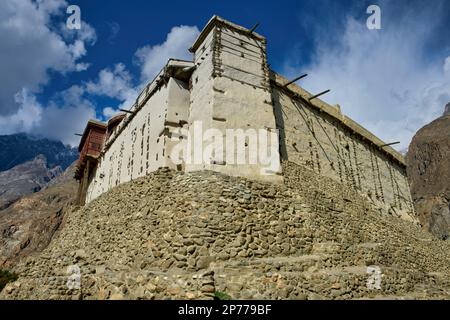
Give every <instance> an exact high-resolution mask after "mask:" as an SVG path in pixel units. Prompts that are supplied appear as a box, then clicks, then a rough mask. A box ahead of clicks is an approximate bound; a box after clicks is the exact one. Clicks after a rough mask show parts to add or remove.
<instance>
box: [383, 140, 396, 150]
mask: <svg viewBox="0 0 450 320" xmlns="http://www.w3.org/2000/svg"><path fill="white" fill-rule="evenodd" d="M399 143H400V141H395V142H390V143H386V144H382V145H381V146H380V148H383V147H387V146H392V145H394V144H399Z"/></svg>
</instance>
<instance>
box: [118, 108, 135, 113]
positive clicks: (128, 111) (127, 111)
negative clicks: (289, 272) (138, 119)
mask: <svg viewBox="0 0 450 320" xmlns="http://www.w3.org/2000/svg"><path fill="white" fill-rule="evenodd" d="M119 111H122V112H126V113H131V114H133V113H134V112H133V111H130V110H125V109H119Z"/></svg>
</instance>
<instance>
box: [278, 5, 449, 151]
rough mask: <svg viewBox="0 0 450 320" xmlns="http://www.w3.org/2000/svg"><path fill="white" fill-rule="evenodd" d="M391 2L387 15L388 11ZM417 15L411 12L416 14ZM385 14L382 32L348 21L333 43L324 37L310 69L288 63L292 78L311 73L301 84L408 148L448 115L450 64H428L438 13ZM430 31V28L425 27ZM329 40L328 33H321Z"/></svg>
mask: <svg viewBox="0 0 450 320" xmlns="http://www.w3.org/2000/svg"><path fill="white" fill-rule="evenodd" d="M389 4H391V3H386V4H384V5H382V6H381V8H382V13H383V12H387V11H388V8H389V7H388V6H389ZM410 13H411V12H410ZM410 13H408V12H405V13H404V16H403V17H401V16H395V19H394V18H392V19H389V16H388V15H386V14H384V15H383V20H382V23H383V25H382V26H383V28H382V29H381V30H376V31H375V30H368V29H367V27H366V25H365V20H359V21H357V20H355V19H353V18H348V20H347V23H346V26H345V30H344V32H343V33H337V34H334V38H333V39H328V38H326V37H324V36H318V37H317V38H318V41H317V43H316V48H315V49H316V56H315V59H314V61H313V62H312V63H310V64H309V65H303V66H302V65H301V64H299V63H296V62H295V61H288V62H287V63H286V65H285V68H284V71H285V73H286V74H288V75H289V76H294V75H297V74H298V73H300V72H303V71H304V72H307V73H308V74H309V76H308V77H307V78H306V79H304V80H302V83H301V85H302V86H303V87H304V88H305V89H307V90H308V91H310V92H313V93H317V92H321V91H323V90H325V89H331V92H330V93H329V94H327V95H326V96H324V97H323V99H324V100H325V101H327V102H329V103H331V104H336V103H339V104H340V105H341V107H342V110H343V112H344V114H346V115H348V116H349V117H351V118H353V119H355V120H356V121H358V122H359V123H361V124H362V125H363V126H365V127H366V128H367V129H369V130H370V131H372V132H373V133H375V134H376V135H377V136H379V137H380V138H382V139H383V140H385V141H387V142H392V141H397V140H400V141H401V144H400V145H397V146H396V147H397V149H398V150H402V149H405V148H406V147H408V145H409V143H410V140H411V138H412V136H413V135H414V133H415V132H416V131H417V130H418V129H419V128H420V127H422V126H423V125H425V124H426V123H428V122H430V121H431V120H433V119H434V118H437V117H439V116H440V115H441V114H442V110H443V108H444V106H445V104H446V103H447V102H448V101H450V73H449V72H447V73H445V72H444V71H443V70H448V69H449V65H450V61H449V59H448V58H447V60H445V64H443V60H442V58H441V59H440V60H434V61H432V63H430V62H429V61H424V53H427V51H426V49H427V48H426V47H425V46H426V44H427V40H429V39H430V37H431V36H432V35H433V23H435V21H438V20H439V19H438V17H437V16H435V13H436V12H431V11H427V10H422V11H419V12H417V11H414V10H413V11H412V13H411V14H410ZM424 26H426V28H425V27H424ZM318 32H319V33H320V34H321V35H323V34H324V33H325V32H324V30H318Z"/></svg>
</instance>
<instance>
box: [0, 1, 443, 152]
mask: <svg viewBox="0 0 450 320" xmlns="http://www.w3.org/2000/svg"><path fill="white" fill-rule="evenodd" d="M73 4H75V5H78V6H79V7H80V9H81V18H82V21H83V24H82V27H81V29H80V30H68V29H67V28H66V27H65V22H66V19H67V17H68V15H67V14H66V9H67V7H68V6H69V5H73ZM371 4H376V5H378V6H380V8H381V27H382V29H381V30H369V29H367V27H366V19H367V18H368V17H369V15H368V14H367V13H366V9H367V7H368V6H369V5H371ZM213 14H218V15H220V16H222V17H224V18H226V19H228V20H231V21H233V22H235V23H237V24H240V25H243V26H246V27H249V28H250V27H251V26H253V25H254V24H255V23H257V22H259V23H260V26H259V27H258V32H259V33H260V34H263V35H264V36H266V38H267V41H268V59H269V63H270V65H271V68H272V69H273V70H275V71H276V72H279V73H281V74H283V75H285V76H288V77H295V76H296V75H298V74H302V73H304V72H307V73H308V74H309V75H310V76H309V77H308V78H307V79H305V80H302V81H301V83H300V84H301V85H302V86H303V87H304V88H305V89H307V90H309V91H311V92H318V91H322V90H324V89H331V90H332V91H331V93H330V94H329V95H327V96H325V97H324V99H325V100H326V101H327V102H329V103H332V104H336V103H339V104H340V106H341V109H342V110H343V112H344V113H345V114H346V115H348V116H350V117H351V118H353V119H355V120H356V121H358V122H360V123H361V124H362V125H364V126H365V127H367V128H368V129H369V130H371V131H373V132H374V133H375V134H377V135H378V136H380V137H381V138H382V139H384V140H386V141H388V142H390V141H394V140H395V141H396V140H400V141H401V142H402V143H401V145H399V146H398V148H399V149H401V150H403V149H405V148H406V147H407V146H408V144H409V141H410V139H411V137H412V135H413V134H414V132H415V131H417V129H419V128H420V127H421V126H423V125H424V124H426V123H428V122H429V121H431V120H433V119H434V118H436V117H438V116H439V115H440V114H441V113H442V111H443V108H444V105H445V104H446V103H447V102H449V101H450V37H449V36H448V34H449V32H448V30H450V1H445V0H442V1H441V0H430V1H417V0H416V1H402V0H396V1H393V0H391V1H386V0H385V1H345V0H341V1H332V0H322V1H317V0H316V1H312V0H310V1H276V2H261V1H158V2H152V1H144V0H129V1H119V0H108V1H98V0H72V1H65V0H42V1H38V0H2V1H1V2H0V82H1V83H0V134H11V133H15V132H29V133H32V134H37V135H43V136H47V137H49V138H53V139H60V140H62V141H63V142H65V143H70V144H72V145H76V144H77V142H78V141H77V137H76V136H74V135H73V133H74V132H80V131H82V129H83V127H84V124H85V122H86V120H87V119H88V118H91V117H96V118H98V119H100V120H104V119H106V118H107V117H108V116H110V115H111V114H113V113H114V112H115V110H117V108H119V107H127V106H129V105H130V103H131V102H132V101H133V99H134V98H135V95H136V93H137V92H138V91H139V88H140V87H141V86H142V85H143V84H145V83H146V82H147V81H149V80H151V79H152V77H153V75H154V74H155V73H156V72H157V71H158V70H159V69H160V68H162V67H163V64H164V62H165V60H167V59H168V58H169V57H174V58H185V59H189V58H190V55H189V53H188V51H187V49H188V48H189V46H190V44H192V42H193V40H194V39H195V37H196V36H197V35H198V32H199V30H201V29H202V28H203V27H204V25H205V24H206V22H207V21H208V20H209V19H210V17H211V16H212V15H213Z"/></svg>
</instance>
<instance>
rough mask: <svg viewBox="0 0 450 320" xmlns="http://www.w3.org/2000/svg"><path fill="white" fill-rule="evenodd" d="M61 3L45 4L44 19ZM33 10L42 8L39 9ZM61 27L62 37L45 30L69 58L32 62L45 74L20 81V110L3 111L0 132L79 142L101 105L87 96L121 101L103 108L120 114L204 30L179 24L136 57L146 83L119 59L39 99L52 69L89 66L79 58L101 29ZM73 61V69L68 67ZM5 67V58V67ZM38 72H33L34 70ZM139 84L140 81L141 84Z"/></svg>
mask: <svg viewBox="0 0 450 320" xmlns="http://www.w3.org/2000/svg"><path fill="white" fill-rule="evenodd" d="M27 1H28V0H27ZM61 2H63V1H59V0H52V2H48V3H47V2H46V4H47V6H46V7H45V9H44V8H41V9H40V10H44V11H45V12H47V15H43V16H42V17H43V19H44V20H45V19H47V18H49V14H50V13H51V12H56V11H57V9H58V8H59V7H58V4H60V3H61ZM0 8H1V5H0ZM32 9H33V7H32ZM33 10H37V9H36V8H34V9H33ZM47 22H48V21H47ZM44 25H45V23H44ZM59 27H60V33H61V36H58V35H56V34H54V33H53V31H51V30H50V29H48V28H47V29H46V27H45V28H44V27H43V30H45V32H44V33H50V34H51V35H52V37H56V38H57V39H58V41H56V42H55V43H56V44H57V45H56V47H61V48H63V49H64V50H67V51H69V52H70V55H69V56H67V57H66V58H68V59H66V60H64V59H63V60H61V61H63V62H64V63H62V62H61V63H60V62H58V61H59V60H58V59H56V60H55V57H53V58H51V59H50V58H49V59H48V61H46V62H45V63H43V62H40V61H39V59H38V61H35V64H32V63H30V64H29V66H34V67H35V69H36V70H38V71H39V74H40V75H41V77H37V78H36V79H35V80H33V81H26V79H19V80H20V81H19V80H18V81H17V85H16V87H17V88H20V94H17V96H16V99H15V108H16V109H15V112H13V113H11V114H5V115H2V114H1V113H0V126H1V127H0V134H11V133H15V132H28V133H33V134H38V135H43V136H45V137H48V138H52V139H58V140H61V141H63V142H64V143H66V144H71V145H73V146H76V145H77V144H78V143H79V137H76V136H75V135H74V133H80V132H82V131H83V129H84V127H85V125H86V122H87V121H88V120H89V119H92V118H96V111H95V110H96V108H95V106H94V104H93V103H92V102H91V101H90V100H89V99H88V98H87V97H90V98H93V97H95V96H105V97H109V98H113V99H117V100H118V101H119V105H118V106H116V107H111V106H108V107H104V108H103V110H102V118H103V119H102V120H106V119H108V118H110V117H111V116H113V115H115V114H116V113H117V112H118V109H119V108H126V109H128V108H130V107H131V106H132V105H133V103H134V102H135V100H136V98H137V95H138V92H139V90H140V88H142V87H143V86H144V85H145V84H146V83H147V81H148V80H151V79H150V78H152V77H153V76H154V75H155V74H156V73H157V72H159V70H160V69H162V68H163V67H164V65H165V63H166V62H167V60H168V59H169V58H178V59H190V58H191V57H190V56H189V54H188V51H187V50H188V48H189V47H190V46H191V45H192V43H193V41H194V39H195V37H196V36H197V34H198V29H197V28H196V27H188V26H180V27H174V28H173V29H172V30H171V32H170V33H169V34H168V36H167V39H166V40H165V42H164V43H162V44H159V45H154V46H150V45H149V46H145V47H143V48H141V49H139V50H138V51H137V53H136V56H137V57H139V65H140V67H141V68H142V69H141V75H142V79H141V80H142V82H140V81H134V79H133V77H132V75H131V74H130V73H129V71H128V70H127V69H126V67H125V65H124V64H122V63H119V64H116V65H114V66H113V67H110V68H105V69H103V70H101V71H100V72H99V74H98V77H97V78H96V79H94V80H90V81H87V82H84V83H83V84H82V85H79V86H72V87H70V88H69V89H67V90H65V91H62V92H59V93H58V94H56V96H55V97H54V98H53V99H52V100H50V101H49V102H48V103H47V104H46V105H42V104H40V103H39V102H38V101H37V99H36V96H35V91H36V90H37V89H38V88H39V86H41V85H43V84H45V83H46V81H47V72H48V70H55V71H60V72H67V71H68V70H70V71H81V70H85V69H86V68H87V67H88V66H89V65H88V64H86V63H82V62H78V61H77V59H78V58H80V57H83V56H84V55H85V54H86V47H85V45H86V44H88V43H91V42H92V41H95V31H94V30H93V29H92V28H90V27H89V26H87V27H86V28H85V30H86V31H85V32H83V33H81V34H79V35H74V34H72V33H70V32H68V31H67V30H64V26H62V25H60V26H59ZM0 29H1V26H0ZM0 38H1V35H0ZM30 38H31V39H34V36H32V35H30ZM67 41H71V42H70V43H69V44H68V43H66V42H67ZM50 44H51V43H50ZM35 45H36V46H37V44H33V45H32V46H30V49H29V50H30V51H32V53H33V52H34V53H36V52H37V53H39V54H47V53H43V52H42V53H41V52H40V51H39V49H37V48H36V47H35ZM0 55H1V53H0ZM30 55H31V53H30ZM56 56H57V55H56ZM55 63H56V64H55ZM36 64H37V66H36ZM5 65H6V64H5ZM63 65H65V68H63V67H62V66H63ZM69 66H70V68H68V67H69ZM1 67H2V65H1V62H0V69H1ZM11 72H13V73H15V72H17V70H12V69H11V70H7V71H5V73H4V74H5V75H8V76H9V74H10V73H11ZM32 76H33V74H31V77H32ZM0 81H1V79H0ZM136 83H138V84H137V85H136ZM23 88H28V89H23ZM14 90H15V89H14ZM14 90H11V91H14Z"/></svg>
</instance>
